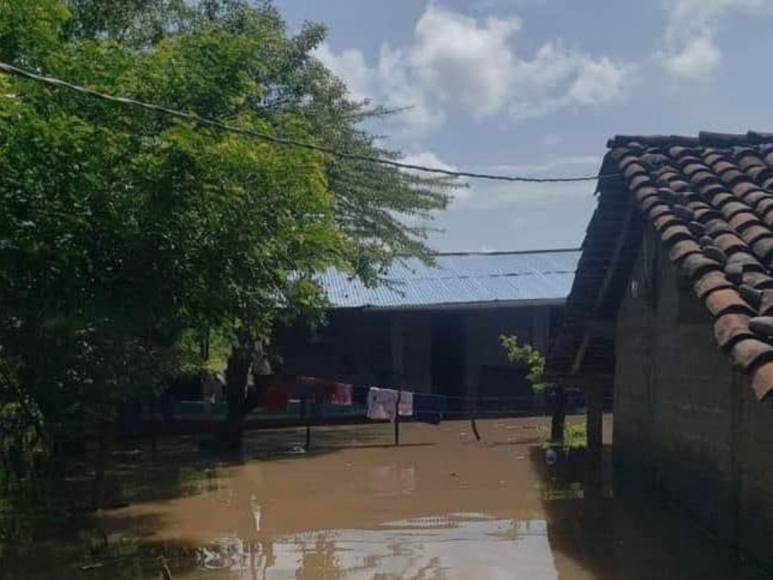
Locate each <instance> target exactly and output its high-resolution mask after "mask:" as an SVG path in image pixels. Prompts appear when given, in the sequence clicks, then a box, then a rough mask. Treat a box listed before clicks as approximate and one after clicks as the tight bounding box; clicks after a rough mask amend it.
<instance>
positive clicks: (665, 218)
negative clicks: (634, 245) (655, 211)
mask: <svg viewBox="0 0 773 580" xmlns="http://www.w3.org/2000/svg"><path fill="white" fill-rule="evenodd" d="M652 224H653V225H654V226H655V229H656V230H658V231H659V232H663V231H664V230H665V229H666V228H667V227H669V226H675V225H684V222H683V221H682V220H680V219H679V218H678V217H676V216H675V215H674V214H672V213H671V212H670V211H668V210H666V211H665V212H664V213H663V214H662V215H660V217H658V218H656V219H654V220H653V221H652Z"/></svg>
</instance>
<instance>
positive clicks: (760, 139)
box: [548, 131, 773, 398]
mask: <svg viewBox="0 0 773 580" xmlns="http://www.w3.org/2000/svg"><path fill="white" fill-rule="evenodd" d="M608 146H609V148H610V151H609V153H608V154H607V156H606V158H605V160H604V166H603V167H602V170H603V172H604V173H615V172H617V173H618V174H619V175H620V178H619V179H618V180H617V181H610V182H600V185H599V191H600V193H601V195H600V198H599V208H600V209H601V208H602V206H604V207H605V211H604V212H600V211H599V210H597V215H596V216H594V220H593V222H592V223H591V226H590V227H589V228H588V234H587V236H588V237H587V238H586V241H585V244H584V246H583V247H584V255H583V258H585V255H586V254H590V253H593V256H588V259H587V261H586V263H585V264H584V263H583V262H584V260H583V259H581V262H580V266H579V268H578V273H577V278H576V280H575V288H574V289H573V290H572V294H571V295H570V297H569V300H568V315H567V316H568V318H570V319H571V318H572V316H573V315H572V313H571V309H572V304H573V303H575V302H576V303H577V308H578V312H579V311H580V310H581V309H582V308H585V309H587V307H588V304H593V299H592V297H591V299H585V300H584V302H583V301H582V300H580V298H582V296H580V295H581V293H582V292H591V291H592V289H594V288H595V289H596V290H598V288H599V286H600V284H601V282H600V280H603V279H604V277H605V272H604V271H603V268H609V267H611V266H610V263H611V262H612V261H613V260H611V258H610V256H611V255H612V250H611V249H610V246H614V240H615V239H616V237H617V236H616V234H617V235H619V236H620V237H622V236H623V233H624V231H623V230H624V228H623V226H622V225H621V224H623V223H624V220H623V219H622V218H623V216H624V213H623V212H624V210H625V204H623V203H621V199H624V196H621V194H620V191H621V189H622V190H625V189H626V188H627V190H628V193H629V195H631V201H630V202H629V203H632V204H633V205H634V207H636V208H637V209H638V210H639V215H640V216H641V225H640V226H637V227H639V228H640V229H638V230H636V231H637V232H639V233H637V234H636V235H637V236H639V237H638V238H636V240H634V241H630V240H629V242H630V243H629V242H627V245H626V246H625V248H626V251H627V253H626V254H625V256H624V259H625V260H626V263H625V265H621V264H618V265H616V266H615V267H617V268H623V267H628V268H629V270H627V271H628V272H630V267H632V262H633V261H634V260H635V257H636V255H637V251H638V248H639V245H640V243H641V242H640V241H639V240H640V239H641V237H640V235H641V234H640V232H641V231H642V229H641V228H648V227H649V228H653V229H654V230H655V231H657V234H658V237H659V238H660V239H661V240H662V242H663V243H664V244H665V247H666V249H667V251H668V256H669V259H670V260H671V261H672V262H673V263H674V264H675V265H676V266H677V267H678V271H679V272H680V274H681V275H682V276H684V277H685V278H687V280H688V281H689V284H691V285H692V287H693V290H694V292H695V294H696V295H697V296H698V298H700V299H701V300H702V301H703V303H704V304H705V306H706V309H707V311H708V312H709V313H710V314H711V315H712V316H713V318H714V334H715V338H716V342H717V344H718V346H720V347H721V348H723V349H724V350H726V351H727V352H728V353H729V354H730V356H731V358H732V359H733V361H734V362H735V363H736V364H737V366H739V367H740V368H742V369H743V370H744V371H746V372H747V373H749V374H750V376H751V383H752V387H753V388H754V391H755V393H756V395H757V397H759V398H762V397H766V396H773V338H771V337H764V336H760V335H758V334H755V333H754V332H753V331H752V330H751V329H750V328H749V323H750V319H751V317H755V316H759V315H761V314H762V315H768V314H770V315H773V134H771V133H762V132H753V131H750V132H748V133H741V134H726V133H710V132H702V133H700V134H699V135H698V136H697V137H682V136H675V135H653V136H640V135H636V136H631V135H618V136H616V137H614V138H612V139H610V140H609V142H608ZM607 191H608V192H609V195H608V196H607V197H605V195H606V193H605V192H607ZM602 214H603V215H602ZM626 235H628V236H629V237H631V236H634V234H631V233H628V234H626ZM610 239H612V240H613V243H611V244H610V243H609V240H610ZM604 243H606V244H607V245H606V246H603V244H604ZM592 268H599V269H600V271H598V272H588V274H587V277H584V276H585V274H584V270H585V269H589V270H590V269H592ZM620 278H621V279H623V278H624V279H626V280H627V275H625V274H621V276H620ZM583 280H587V281H588V282H587V283H586V282H583ZM591 280H593V281H594V282H592V283H591V282H590V281H591ZM583 284H585V286H583ZM741 286H743V288H741ZM619 287H620V288H622V290H618V292H620V293H621V294H624V292H625V290H624V285H619ZM589 289H590V290H589ZM760 292H761V293H762V299H761V301H760V300H753V298H754V297H755V293H756V295H757V296H759V295H760ZM575 294H576V295H577V296H576V297H575ZM586 298H587V297H586ZM744 298H746V299H744ZM621 299H622V298H620V299H619V300H621ZM619 300H618V301H617V302H616V303H617V304H619ZM750 301H751V302H752V303H754V304H751V303H750ZM608 302H610V301H608ZM583 315H585V316H587V313H584V314H583ZM577 316H578V317H580V318H581V316H580V315H577ZM581 326H582V325H581V324H579V325H575V326H574V327H572V326H571V325H569V330H566V331H562V333H561V335H559V340H557V344H556V348H554V349H553V351H551V355H550V356H549V357H548V367H549V368H550V367H551V365H555V364H558V363H555V361H558V360H563V359H561V352H562V351H561V348H568V347H567V345H569V347H571V346H572V345H574V348H575V349H576V347H577V344H578V343H579V340H577V337H576V336H574V337H572V336H569V335H571V333H572V332H575V333H576V332H577V330H576V329H577V328H581ZM572 329H574V330H572ZM564 334H567V336H563V335H564ZM554 353H558V354H555V356H554ZM565 354H566V353H565V352H564V355H565ZM564 358H567V359H572V358H573V357H571V356H569V357H566V356H565V357H564ZM611 358H612V360H614V357H613V355H611Z"/></svg>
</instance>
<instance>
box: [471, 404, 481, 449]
mask: <svg viewBox="0 0 773 580" xmlns="http://www.w3.org/2000/svg"><path fill="white" fill-rule="evenodd" d="M477 414H478V393H477V392H476V393H475V396H474V397H473V399H472V402H471V403H470V425H471V427H472V432H473V434H474V435H475V440H476V441H480V433H478V424H477V423H476V422H475V416H476V415H477Z"/></svg>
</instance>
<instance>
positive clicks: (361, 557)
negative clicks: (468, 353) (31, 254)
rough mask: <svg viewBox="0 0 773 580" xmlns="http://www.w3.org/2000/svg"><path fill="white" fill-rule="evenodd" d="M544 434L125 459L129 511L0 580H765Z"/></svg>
mask: <svg viewBox="0 0 773 580" xmlns="http://www.w3.org/2000/svg"><path fill="white" fill-rule="evenodd" d="M607 419H609V418H607ZM547 423H548V421H547V420H546V419H542V418H536V419H534V418H532V419H491V420H486V421H480V422H479V428H480V432H481V435H482V440H481V441H480V442H478V441H476V440H475V438H474V437H473V434H472V431H471V429H470V425H469V423H467V422H463V421H451V422H446V423H443V424H441V425H439V426H432V425H425V424H403V425H402V427H401V446H400V447H399V448H396V447H393V446H392V434H393V430H392V427H391V426H390V425H367V426H347V427H325V428H323V427H317V428H314V431H313V439H312V444H313V447H312V450H311V452H310V453H304V452H303V449H302V448H301V447H300V446H301V445H302V444H303V440H304V433H303V431H302V430H296V429H286V430H277V431H262V432H252V433H250V434H249V437H248V444H247V448H246V450H245V454H244V457H243V458H242V459H240V460H230V461H223V460H222V459H216V458H213V457H207V456H205V455H202V454H200V453H199V452H198V451H197V445H196V439H195V438H187V439H183V438H181V439H177V440H174V441H169V442H167V443H165V444H162V445H161V446H160V447H159V449H158V451H157V453H155V454H153V453H151V451H150V449H145V448H143V449H142V450H141V451H139V452H138V451H131V450H129V451H128V452H123V453H118V454H116V459H117V460H118V461H119V464H118V466H117V469H116V471H115V473H114V476H115V477H114V479H113V481H112V486H111V488H110V489H109V490H108V491H109V496H110V497H111V498H112V499H111V501H112V502H113V504H114V505H120V506H125V507H118V508H116V509H112V510H105V511H103V512H100V513H98V514H97V515H93V516H88V517H85V516H84V517H81V518H76V519H69V520H67V521H63V522H60V523H59V524H58V525H54V524H51V523H46V524H45V525H32V524H30V525H26V524H29V523H28V522H24V521H21V522H19V521H16V523H15V524H14V525H16V526H18V528H19V529H20V530H23V532H24V533H20V534H18V535H17V537H16V538H15V539H14V540H13V541H9V542H6V543H5V544H4V545H0V579H2V580H7V579H11V578H13V579H20V578H21V579H27V578H47V579H48V578H51V579H53V578H57V579H60V578H79V579H80V578H82V579H96V578H158V577H159V576H160V567H161V565H162V564H163V563H164V562H165V564H166V566H168V568H169V571H170V572H171V573H172V574H173V577H174V578H176V579H177V578H207V579H210V578H211V579H216V578H217V579H220V578H229V579H232V578H245V579H247V578H249V579H258V578H259V579H263V578H272V579H273V578H304V579H308V578H383V579H386V578H414V579H430V578H459V579H466V578H502V579H505V578H507V579H512V578H528V579H530V580H541V579H559V578H560V579H562V580H580V579H594V580H595V579H599V580H600V579H605V580H606V579H608V580H627V579H642V580H644V579H647V580H649V579H652V578H658V579H659V580H670V579H680V580H681V579H684V580H688V579H694V578H701V579H708V580H714V579H716V580H719V579H734V578H742V579H747V578H748V579H759V578H769V577H770V576H768V575H766V574H765V573H764V572H763V571H761V570H758V569H755V568H753V567H752V566H750V565H741V564H738V563H737V561H736V559H735V558H734V557H733V555H732V554H731V553H730V552H729V551H727V550H725V549H723V547H722V546H720V545H718V544H715V543H714V542H713V540H712V539H710V538H709V537H707V536H705V535H704V534H703V533H702V532H701V531H700V530H699V529H698V528H697V527H695V526H694V525H692V524H691V523H690V522H689V521H686V520H685V519H684V518H683V517H681V516H680V515H678V514H677V513H675V512H672V511H670V510H669V509H667V508H666V507H665V506H662V505H660V504H658V503H657V502H656V501H655V500H653V499H652V498H648V499H644V498H642V497H628V495H627V494H625V495H621V494H620V493H613V491H612V485H611V480H610V473H609V471H610V470H609V469H608V466H605V478H604V483H603V485H601V486H600V487H597V486H595V485H593V486H592V487H588V481H590V480H588V477H587V473H586V470H585V469H584V465H583V460H582V457H581V455H578V454H575V455H572V456H569V457H565V456H562V455H559V456H558V458H557V460H556V461H555V462H553V457H546V453H545V449H544V448H543V446H542V440H543V438H544V432H545V430H546V426H547ZM607 427H608V425H607ZM607 435H609V433H607ZM8 521H10V520H6V524H5V525H6V526H8V525H9V524H8ZM39 521H40V520H39ZM6 531H7V530H6Z"/></svg>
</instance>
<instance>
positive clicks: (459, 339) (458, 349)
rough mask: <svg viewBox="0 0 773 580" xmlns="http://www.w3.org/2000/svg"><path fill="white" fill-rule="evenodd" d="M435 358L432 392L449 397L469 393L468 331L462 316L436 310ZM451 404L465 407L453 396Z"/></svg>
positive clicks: (433, 349)
mask: <svg viewBox="0 0 773 580" xmlns="http://www.w3.org/2000/svg"><path fill="white" fill-rule="evenodd" d="M431 357H432V358H431V373H432V392H433V393H438V394H443V395H447V396H449V397H463V396H465V395H466V392H465V389H464V370H465V368H464V359H465V333H464V320H463V319H462V316H461V315H459V314H456V313H446V312H438V313H433V315H432V348H431ZM448 407H449V409H453V410H461V409H463V408H464V401H462V400H460V399H453V398H451V399H449V401H448Z"/></svg>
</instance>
